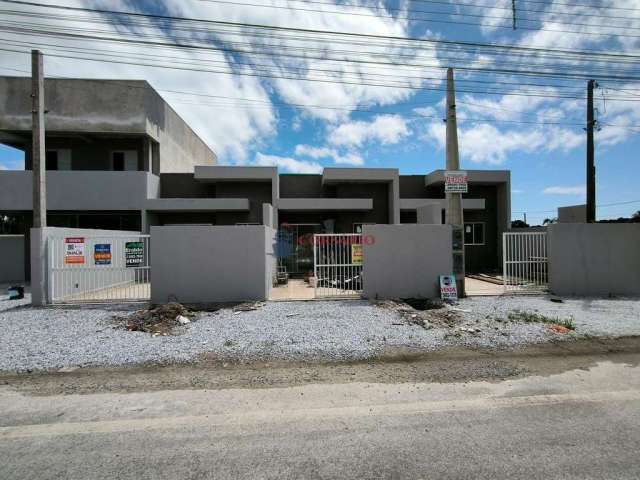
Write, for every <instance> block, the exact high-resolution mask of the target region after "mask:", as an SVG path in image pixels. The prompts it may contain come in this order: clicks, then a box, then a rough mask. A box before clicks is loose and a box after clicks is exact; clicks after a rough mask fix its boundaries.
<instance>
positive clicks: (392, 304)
mask: <svg viewBox="0 0 640 480" xmlns="http://www.w3.org/2000/svg"><path fill="white" fill-rule="evenodd" d="M409 302H411V304H410V303H409ZM375 305H376V306H378V307H380V308H384V309H387V310H393V311H395V312H398V313H399V314H400V315H401V316H402V317H403V319H404V320H405V321H407V322H409V323H413V324H416V325H420V326H421V327H424V328H426V329H430V328H433V327H435V326H445V327H453V326H455V325H457V324H458V323H460V322H461V321H462V317H463V314H464V313H465V312H466V311H465V310H462V309H460V308H455V307H452V306H450V305H449V304H447V303H444V302H441V301H439V300H430V299H405V300H382V301H379V302H375ZM412 305H414V306H417V307H418V309H416V308H414V306H412Z"/></svg>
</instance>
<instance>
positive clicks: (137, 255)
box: [124, 242, 144, 267]
mask: <svg viewBox="0 0 640 480" xmlns="http://www.w3.org/2000/svg"><path fill="white" fill-rule="evenodd" d="M124 261H125V265H126V266H127V267H141V266H142V265H143V264H144V242H127V243H125V244H124Z"/></svg>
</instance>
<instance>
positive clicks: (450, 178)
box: [444, 170, 469, 193]
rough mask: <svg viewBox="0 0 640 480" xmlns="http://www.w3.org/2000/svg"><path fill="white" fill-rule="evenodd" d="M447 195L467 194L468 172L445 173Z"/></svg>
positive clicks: (451, 171)
mask: <svg viewBox="0 0 640 480" xmlns="http://www.w3.org/2000/svg"><path fill="white" fill-rule="evenodd" d="M444 191H445V193H467V192H468V191H469V186H468V182H467V172H465V171H462V170H447V171H446V172H444Z"/></svg>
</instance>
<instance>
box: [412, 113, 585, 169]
mask: <svg viewBox="0 0 640 480" xmlns="http://www.w3.org/2000/svg"><path fill="white" fill-rule="evenodd" d="M446 128H447V127H446V125H445V124H444V123H435V122H433V123H431V124H429V126H428V127H427V131H426V134H425V137H426V139H427V140H430V141H432V142H434V143H435V144H436V145H437V146H438V147H439V148H440V149H444V148H445V138H446ZM583 141H584V139H583V135H581V134H579V133H577V132H573V131H570V130H566V129H562V128H558V127H555V126H551V127H546V128H540V127H536V128H529V129H526V128H518V129H517V130H515V129H510V130H500V129H498V128H497V127H495V126H493V125H490V124H474V125H473V126H471V127H467V128H464V127H460V126H458V143H459V150H460V156H461V157H462V158H463V159H468V160H469V161H471V162H473V163H486V164H489V165H501V164H503V163H504V162H505V161H506V160H507V158H508V156H509V155H511V154H513V153H516V152H525V153H534V152H550V151H555V150H558V151H563V152H567V151H569V150H571V149H573V148H575V147H577V146H578V145H580V144H582V143H583Z"/></svg>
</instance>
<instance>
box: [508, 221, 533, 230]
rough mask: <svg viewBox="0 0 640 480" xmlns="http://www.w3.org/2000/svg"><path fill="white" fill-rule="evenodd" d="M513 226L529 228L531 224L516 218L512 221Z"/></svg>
mask: <svg viewBox="0 0 640 480" xmlns="http://www.w3.org/2000/svg"><path fill="white" fill-rule="evenodd" d="M511 228H529V224H528V223H525V222H524V221H522V220H514V221H512V222H511Z"/></svg>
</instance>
